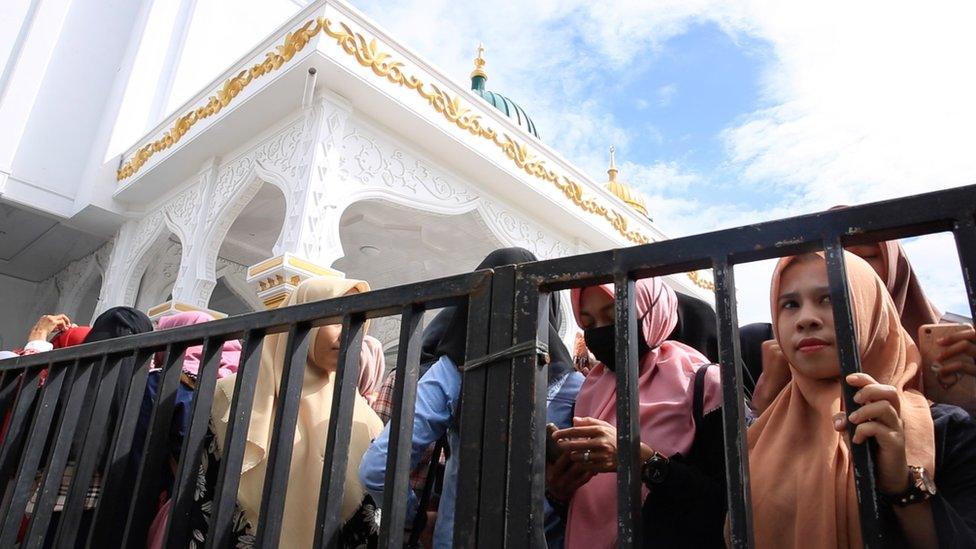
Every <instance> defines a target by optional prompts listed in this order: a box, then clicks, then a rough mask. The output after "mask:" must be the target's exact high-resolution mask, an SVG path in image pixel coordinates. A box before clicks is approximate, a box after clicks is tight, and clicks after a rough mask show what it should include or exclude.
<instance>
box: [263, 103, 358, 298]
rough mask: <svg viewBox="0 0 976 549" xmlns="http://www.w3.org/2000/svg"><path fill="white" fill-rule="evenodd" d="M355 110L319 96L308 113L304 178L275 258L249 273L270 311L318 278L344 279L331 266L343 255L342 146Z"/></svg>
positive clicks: (297, 186)
mask: <svg viewBox="0 0 976 549" xmlns="http://www.w3.org/2000/svg"><path fill="white" fill-rule="evenodd" d="M351 112H352V108H351V107H350V105H349V104H348V103H347V102H346V101H345V100H343V99H341V98H338V97H336V96H333V95H331V94H329V95H321V96H319V97H317V98H316V99H315V100H314V102H313V103H312V105H311V106H310V107H309V108H308V112H307V114H306V125H307V127H306V131H305V135H306V143H305V144H304V146H305V154H304V155H302V158H301V159H300V160H299V161H300V162H301V163H302V166H303V167H302V169H301V170H300V173H301V174H302V175H301V177H300V180H299V181H298V182H297V184H296V186H295V188H294V190H293V192H292V196H291V200H290V201H289V211H288V212H286V215H285V223H284V227H283V230H282V236H281V238H280V239H279V241H278V243H277V244H276V245H275V248H274V253H275V255H274V257H271V258H269V259H267V260H265V261H262V262H260V263H258V264H256V265H253V266H251V267H250V268H248V273H247V282H248V283H249V284H250V285H251V286H252V287H253V288H254V289H255V291H256V292H257V294H258V296H259V297H260V298H261V300H262V301H263V302H264V304H265V306H266V307H269V308H273V307H276V306H278V305H280V304H281V303H282V302H284V300H285V299H287V297H288V295H290V293H291V292H292V291H294V289H295V287H296V286H298V284H300V283H301V281H302V280H305V279H307V278H309V277H312V276H343V274H342V273H340V272H339V271H336V270H334V269H332V268H331V267H330V266H331V265H332V264H333V263H334V262H335V261H336V260H337V259H339V258H341V257H342V256H343V250H342V243H341V241H340V239H339V218H340V217H341V215H342V212H341V211H340V208H339V203H340V202H341V197H342V195H343V190H342V188H341V185H339V178H338V170H339V154H340V150H341V148H340V142H341V139H342V135H343V131H344V128H345V124H346V120H348V118H349V115H350V113H351Z"/></svg>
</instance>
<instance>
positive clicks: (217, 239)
mask: <svg viewBox="0 0 976 549" xmlns="http://www.w3.org/2000/svg"><path fill="white" fill-rule="evenodd" d="M243 179H244V180H245V181H246V183H244V184H243V185H239V186H237V188H236V189H235V190H233V193H232V194H231V196H229V197H226V198H225V199H224V201H225V202H224V204H223V206H222V207H220V208H219V209H218V210H217V212H216V213H215V214H213V219H212V220H210V221H208V224H207V231H206V234H205V236H204V238H203V242H204V248H203V253H202V255H201V267H202V269H203V272H202V273H199V275H200V276H202V277H203V278H204V279H206V280H209V281H212V282H216V280H217V274H216V273H217V255H218V253H219V252H220V246H221V245H222V244H223V243H224V239H225V238H227V233H228V232H229V231H230V227H231V225H233V224H234V221H235V220H237V217H238V216H239V215H240V214H241V212H243V211H244V208H246V207H247V205H248V204H249V203H250V202H251V200H252V199H253V198H254V196H255V195H257V194H258V191H260V190H261V187H263V186H264V185H266V184H267V185H272V186H273V187H275V188H277V189H278V190H279V191H281V194H282V198H283V199H284V201H285V219H287V218H288V215H289V214H290V213H291V211H292V208H293V207H294V206H293V202H294V201H293V200H292V199H291V182H290V180H289V178H287V177H286V176H284V175H283V174H281V173H279V172H277V171H275V170H270V169H267V168H265V167H264V166H262V165H261V164H260V163H258V162H254V163H252V164H251V165H250V167H249V168H248V170H247V172H246V173H245V174H244V176H243ZM216 199H217V197H212V198H211V200H216ZM208 218H209V215H208ZM284 232H285V231H284V224H282V227H280V228H279V231H278V238H277V239H276V240H275V247H274V253H278V249H279V248H280V246H281V240H282V238H283V237H284Z"/></svg>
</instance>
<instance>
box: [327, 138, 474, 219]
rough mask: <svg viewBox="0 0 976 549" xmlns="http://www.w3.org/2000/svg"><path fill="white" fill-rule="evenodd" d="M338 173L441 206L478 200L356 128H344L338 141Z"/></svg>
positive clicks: (464, 188) (456, 183)
mask: <svg viewBox="0 0 976 549" xmlns="http://www.w3.org/2000/svg"><path fill="white" fill-rule="evenodd" d="M339 173H340V175H341V176H342V177H343V179H346V180H352V181H357V182H358V183H360V184H362V185H366V186H371V187H379V188H386V189H391V190H395V191H397V192H399V193H401V194H403V195H407V196H410V197H412V198H414V199H416V200H419V201H422V202H427V203H434V204H439V205H441V206H448V207H450V206H459V205H471V204H473V203H474V202H475V201H477V200H478V196H477V195H476V194H474V193H473V192H472V191H471V190H470V189H469V188H468V187H467V186H466V185H464V184H463V183H461V182H459V181H456V180H453V178H451V177H449V176H447V175H445V174H444V173H442V172H441V171H440V170H438V169H436V168H434V167H433V166H431V165H430V164H429V163H428V162H426V161H425V160H423V159H421V158H418V157H416V156H414V155H413V154H411V153H409V152H406V151H405V150H403V149H402V148H400V147H397V146H396V145H392V144H389V143H386V142H384V141H383V140H381V139H378V138H376V137H373V136H371V135H369V134H367V133H366V132H365V131H364V130H362V129H360V128H358V127H353V128H352V129H351V130H350V131H348V132H347V133H346V135H345V137H344V138H343V140H342V154H341V160H340V163H339ZM468 209H470V208H468Z"/></svg>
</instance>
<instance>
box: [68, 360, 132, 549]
mask: <svg viewBox="0 0 976 549" xmlns="http://www.w3.org/2000/svg"><path fill="white" fill-rule="evenodd" d="M119 364H120V357H118V356H114V357H112V356H108V355H106V356H105V357H103V362H102V368H101V374H102V375H101V376H100V379H99V383H98V388H97V389H98V390H97V393H96V396H95V399H94V404H93V406H92V413H91V417H90V421H89V426H88V430H87V433H86V434H85V436H84V439H83V440H82V444H81V448H80V450H81V452H80V455H79V456H78V462H77V464H76V468H75V474H74V476H73V477H72V479H71V485H70V486H69V487H68V495H67V497H66V498H65V503H64V512H62V513H61V520H60V521H59V523H58V531H57V533H56V540H55V546H57V547H74V545H75V539H76V537H77V535H78V533H79V532H78V528H79V526H80V524H81V516H82V513H84V511H85V509H84V506H85V495H86V493H87V492H88V487H89V486H90V485H91V481H92V477H93V476H94V474H95V470H96V467H97V465H98V458H99V457H100V456H101V454H102V443H103V442H104V441H105V438H106V437H105V434H106V433H107V432H108V423H109V412H110V406H111V405H112V399H113V397H114V396H115V387H116V384H117V383H118V378H119V369H120V367H119Z"/></svg>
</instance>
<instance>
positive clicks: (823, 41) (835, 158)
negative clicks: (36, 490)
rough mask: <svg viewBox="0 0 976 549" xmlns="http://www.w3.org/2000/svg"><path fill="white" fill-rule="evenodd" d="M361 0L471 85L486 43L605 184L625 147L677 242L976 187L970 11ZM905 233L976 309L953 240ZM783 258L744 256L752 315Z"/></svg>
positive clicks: (496, 69) (705, 1)
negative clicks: (610, 156)
mask: <svg viewBox="0 0 976 549" xmlns="http://www.w3.org/2000/svg"><path fill="white" fill-rule="evenodd" d="M356 4H357V7H359V8H360V9H362V10H363V11H365V12H366V13H367V15H368V16H370V17H372V18H374V19H376V20H377V21H378V22H379V23H380V24H381V25H382V26H384V27H385V28H386V29H387V30H388V31H389V32H390V33H391V34H392V35H393V36H395V37H397V38H398V39H400V40H401V41H402V42H403V43H404V44H405V45H406V46H407V47H409V48H411V49H413V50H414V51H417V52H418V53H419V54H420V55H422V56H424V57H425V58H427V59H428V60H430V61H431V62H433V63H434V64H435V65H438V66H440V67H441V68H443V69H444V70H445V72H447V73H448V74H451V75H456V78H457V80H458V81H465V80H466V78H467V74H468V73H469V72H470V70H471V59H472V58H473V56H474V50H475V47H476V46H477V43H478V42H479V41H482V42H484V43H485V44H486V46H487V48H488V53H487V54H486V57H487V59H488V66H487V68H488V74H489V80H488V89H491V90H494V91H499V92H502V93H504V94H506V95H508V96H510V97H512V98H514V99H515V100H516V101H518V102H519V103H520V104H521V105H522V106H523V107H524V108H525V109H526V110H527V111H528V112H529V114H530V115H531V116H532V117H533V118H534V120H535V122H536V124H537V126H538V127H539V131H540V133H541V135H542V138H543V140H544V141H545V142H546V143H547V144H549V145H551V146H552V147H554V148H555V149H556V150H558V151H559V152H560V153H562V154H563V155H564V156H565V157H567V158H568V159H570V160H571V161H572V162H574V163H575V164H577V165H578V166H580V167H581V168H582V169H583V170H584V171H586V172H587V173H589V174H591V176H592V177H593V179H595V180H597V181H600V180H603V179H602V178H604V177H605V170H606V162H607V147H608V146H609V145H611V144H615V145H616V146H617V150H618V151H619V152H618V156H617V161H618V165H619V166H620V177H621V179H623V180H625V181H628V182H629V183H631V184H632V185H633V186H635V187H637V188H639V189H641V190H642V191H643V192H644V193H645V194H646V195H647V197H648V204H649V208H650V213H651V216H652V217H653V218H654V220H655V222H656V223H658V225H659V226H660V227H661V228H662V229H663V230H664V231H665V232H666V233H667V234H669V235H673V236H679V235H686V234H695V233H701V232H706V231H709V230H714V229H717V228H723V227H732V226H737V225H742V224H746V223H754V222H760V221H765V220H770V219H776V218H781V217H786V216H789V215H797V214H802V213H809V212H812V211H817V210H821V209H825V208H828V207H830V206H832V205H835V204H857V203H864V202H870V201H875V200H881V199H885V198H891V197H895V196H904V195H908V194H914V193H918V192H922V191H927V190H935V189H939V188H946V187H950V186H956V185H961V184H967V183H976V155H973V154H972V152H971V150H970V149H971V147H969V146H965V145H963V143H965V142H969V143H971V137H970V134H971V129H972V127H974V126H976V106H974V102H973V101H972V100H971V97H974V96H976V77H974V76H973V74H972V72H971V71H961V70H959V68H960V67H962V66H967V65H968V64H970V61H971V60H968V59H967V58H968V57H969V54H967V53H966V52H972V51H976V39H974V36H973V33H971V32H970V31H969V29H968V28H967V26H966V25H965V24H964V23H963V21H965V20H972V18H973V14H972V11H973V6H972V5H969V4H964V3H959V4H955V5H952V4H945V5H940V6H939V7H937V8H935V7H932V6H900V5H899V6H893V5H891V4H889V3H884V2H870V1H866V2H860V3H857V4H849V3H843V2H821V3H787V4H784V3H778V2H767V1H765V0H746V1H743V2H736V3H728V2H723V1H712V0H687V1H671V0H656V1H626V0H621V1H617V2H613V3H595V2H587V1H583V0H540V1H538V2H534V3H520V2H507V1H501V0H500V1H499V2H494V3H491V4H490V5H489V4H470V3H465V4H462V3H456V2H450V1H447V0H399V1H395V2H392V3H390V2H384V3H382V4H381V3H375V2H357V3H356ZM882 12H883V13H884V17H883V18H881V19H879V14H880V13H882ZM966 12H969V13H968V14H967V13H966ZM905 244H906V248H907V249H908V252H909V255H910V257H912V258H913V260H914V263H915V265H916V268H917V270H918V271H919V273H920V275H921V277H922V280H923V283H924V284H925V287H926V288H927V289H928V292H929V294H930V297H931V298H932V299H933V300H934V301H935V302H936V303H937V304H939V305H940V306H941V307H943V308H945V309H949V310H952V311H955V312H965V311H966V310H967V308H968V307H967V306H966V302H965V299H964V294H963V289H962V281H961V275H960V272H959V267H958V263H957V262H956V259H955V255H954V250H953V243H952V240H951V238H946V237H945V236H944V235H942V236H938V237H927V238H924V239H919V240H914V241H909V242H906V243H905ZM771 268H772V265H771V263H770V262H764V263H760V264H750V265H744V266H740V267H737V269H736V270H737V274H738V275H739V276H738V277H737V280H738V282H739V287H738V296H739V309H740V319H742V320H743V321H758V320H764V319H767V318H768V316H769V312H768V301H767V299H768V297H767V295H768V283H769V274H770V272H771Z"/></svg>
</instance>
